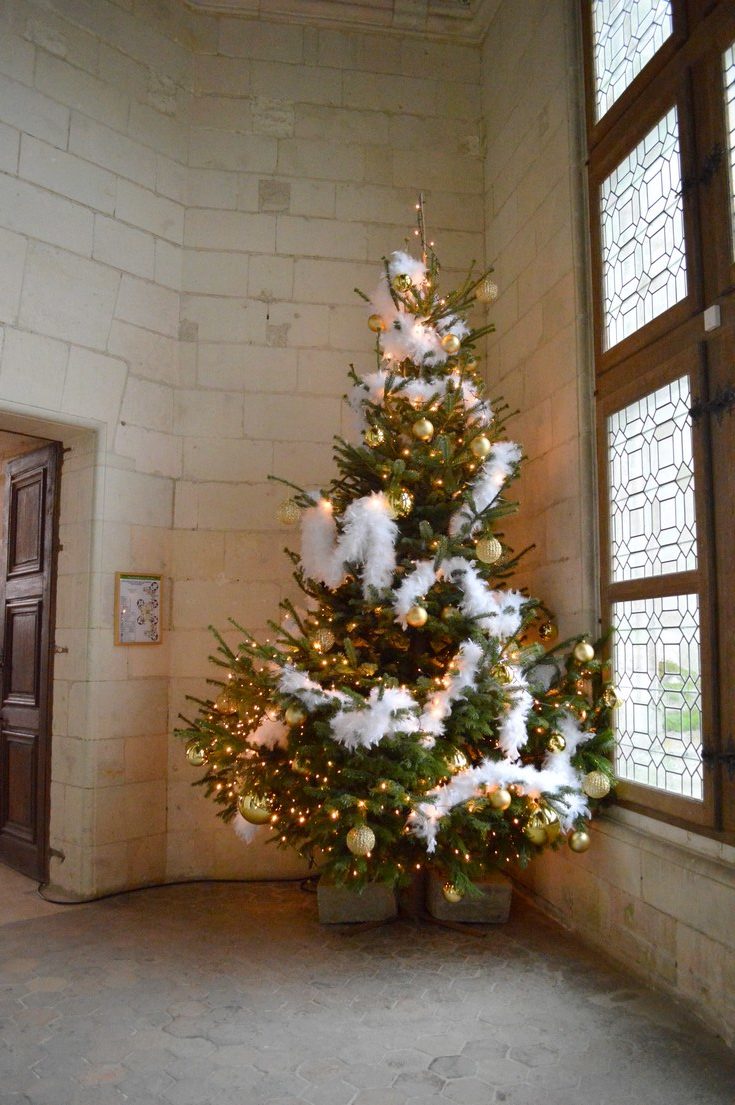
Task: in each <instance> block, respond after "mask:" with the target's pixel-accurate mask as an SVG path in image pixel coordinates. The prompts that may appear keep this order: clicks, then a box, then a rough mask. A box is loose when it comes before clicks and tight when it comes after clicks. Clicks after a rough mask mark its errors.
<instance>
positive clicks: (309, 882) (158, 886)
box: [36, 875, 319, 905]
mask: <svg viewBox="0 0 735 1105" xmlns="http://www.w3.org/2000/svg"><path fill="white" fill-rule="evenodd" d="M318 878H319V876H318V875H307V876H306V878H303V877H302V876H300V875H294V876H293V877H291V878H288V879H176V880H175V881H174V882H151V883H146V884H145V886H133V887H131V888H130V889H129V890H111V891H110V892H109V893H108V894H97V895H95V896H94V897H92V898H76V899H71V898H68V899H64V898H49V897H48V895H47V894H44V890H45V889H46V887H47V886H49V883H47V882H40V883H39V884H38V886H37V887H36V892H37V894H38V896H39V898H42V899H43V900H44V902H49V903H50V904H51V905H89V904H90V903H91V902H104V901H107V899H108V898H121V897H123V895H125V894H140V892H141V891H143V890H164V889H168V887H170V886H207V885H216V884H222V885H229V884H233V883H234V884H236V885H239V886H258V885H260V886H263V885H266V884H269V883H272V884H274V885H277V884H278V883H292V882H297V883H299V885H300V887H301V889H302V890H304V891H305V892H306V893H310V894H315V893H316V882H317V880H318ZM312 887H313V889H312Z"/></svg>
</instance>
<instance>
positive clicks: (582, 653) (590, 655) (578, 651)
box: [574, 641, 595, 664]
mask: <svg viewBox="0 0 735 1105" xmlns="http://www.w3.org/2000/svg"><path fill="white" fill-rule="evenodd" d="M594 658H595V650H594V649H593V647H592V645H591V644H590V643H589V641H577V643H576V645H575V646H574V659H575V660H578V661H579V662H580V664H588V663H589V662H590V660H594Z"/></svg>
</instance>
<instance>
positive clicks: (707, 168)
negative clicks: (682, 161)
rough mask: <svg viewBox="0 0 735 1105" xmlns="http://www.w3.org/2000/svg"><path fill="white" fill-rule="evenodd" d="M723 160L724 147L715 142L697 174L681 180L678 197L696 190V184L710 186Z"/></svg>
mask: <svg viewBox="0 0 735 1105" xmlns="http://www.w3.org/2000/svg"><path fill="white" fill-rule="evenodd" d="M724 160H725V147H724V146H723V145H722V143H721V142H715V144H714V146H713V147H712V149H711V150H710V151H709V153H708V154H706V156H705V158H704V161H703V162H702V168H701V169H700V171H699V173H693V174H691V175H690V176H686V177H684V179H683V180H682V182H681V189H680V195H682V196H684V195H686V193H687V192H691V190H692V188H696V187H697V185H698V184H704V185H705V186H706V185H708V184H710V183H711V181H712V179H713V178H714V175H715V173H717V172H718V171H719V169H720V167H721V165H722V164H723V162H724Z"/></svg>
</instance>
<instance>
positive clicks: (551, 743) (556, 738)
mask: <svg viewBox="0 0 735 1105" xmlns="http://www.w3.org/2000/svg"><path fill="white" fill-rule="evenodd" d="M566 746H567V742H566V741H565V740H564V737H563V736H562V735H561V733H558V732H556V730H555V731H554V732H553V733H552V734H551V736H550V737H549V739H548V741H547V742H546V747H547V748H548V750H549V752H563V751H564V749H565V748H566Z"/></svg>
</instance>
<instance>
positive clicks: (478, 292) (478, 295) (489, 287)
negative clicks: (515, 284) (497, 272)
mask: <svg viewBox="0 0 735 1105" xmlns="http://www.w3.org/2000/svg"><path fill="white" fill-rule="evenodd" d="M497 298H498V285H497V284H496V283H495V281H494V280H491V279H490V277H489V276H486V277H485V278H484V279H483V280H481V281H480V283H479V284H478V285H477V287H476V288H475V299H476V300H478V301H479V302H480V303H494V302H495V300H496V299H497Z"/></svg>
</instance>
